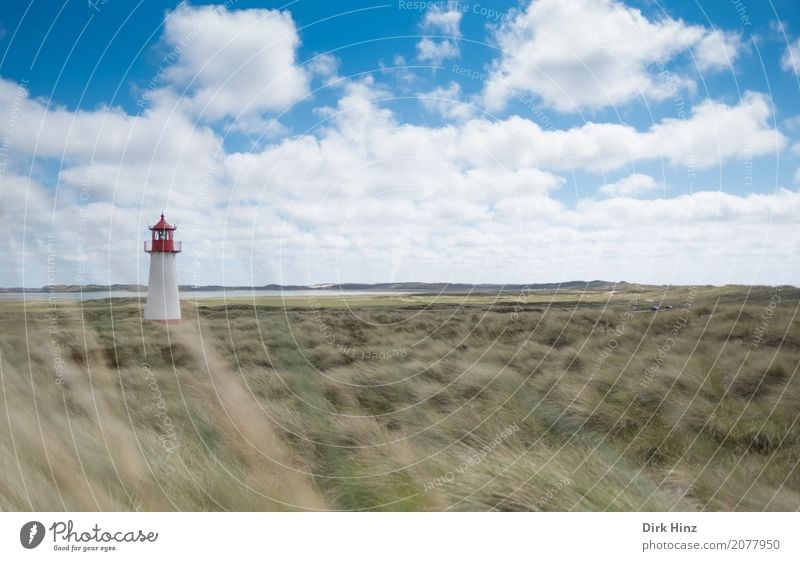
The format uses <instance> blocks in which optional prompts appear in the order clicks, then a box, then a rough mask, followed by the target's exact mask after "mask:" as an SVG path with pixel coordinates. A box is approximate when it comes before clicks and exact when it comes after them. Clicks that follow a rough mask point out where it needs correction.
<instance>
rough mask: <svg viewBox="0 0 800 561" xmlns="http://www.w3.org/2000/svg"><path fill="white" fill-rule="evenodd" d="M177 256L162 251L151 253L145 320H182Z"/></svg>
mask: <svg viewBox="0 0 800 561" xmlns="http://www.w3.org/2000/svg"><path fill="white" fill-rule="evenodd" d="M175 256H176V254H175V253H165V252H160V251H158V252H156V251H154V252H152V253H150V280H149V281H148V285H147V305H146V306H145V308H144V319H150V320H161V321H174V320H180V319H181V305H180V300H179V299H178V277H177V275H176V273H175Z"/></svg>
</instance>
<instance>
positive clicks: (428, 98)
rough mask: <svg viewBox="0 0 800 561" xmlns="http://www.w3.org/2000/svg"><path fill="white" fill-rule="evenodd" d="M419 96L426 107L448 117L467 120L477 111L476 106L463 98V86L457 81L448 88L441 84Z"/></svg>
mask: <svg viewBox="0 0 800 561" xmlns="http://www.w3.org/2000/svg"><path fill="white" fill-rule="evenodd" d="M419 98H420V101H421V102H422V106H423V107H425V109H427V110H428V111H431V112H432V113H438V114H439V115H442V116H443V117H445V118H446V119H452V120H455V121H465V120H467V119H469V118H471V117H472V116H473V115H474V113H475V109H474V107H473V106H472V105H471V104H470V103H469V102H465V101H464V100H462V99H461V86H459V85H458V83H457V82H450V84H449V85H448V86H447V87H446V88H443V87H441V86H440V87H437V88H435V89H433V90H432V91H430V92H427V93H424V94H420V96H419Z"/></svg>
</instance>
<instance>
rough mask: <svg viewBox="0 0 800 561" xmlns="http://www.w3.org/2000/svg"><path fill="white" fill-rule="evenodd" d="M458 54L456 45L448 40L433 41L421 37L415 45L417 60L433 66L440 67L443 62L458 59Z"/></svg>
mask: <svg viewBox="0 0 800 561" xmlns="http://www.w3.org/2000/svg"><path fill="white" fill-rule="evenodd" d="M460 54H461V52H460V50H459V48H458V45H456V44H455V42H453V41H451V40H449V39H441V40H439V41H435V40H433V39H431V38H429V37H423V38H422V40H421V41H420V42H419V43H417V58H418V59H419V60H421V61H424V62H430V63H431V64H432V65H433V66H441V65H442V62H444V61H445V60H447V59H449V58H458V56H459V55H460Z"/></svg>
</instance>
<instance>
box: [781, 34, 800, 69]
mask: <svg viewBox="0 0 800 561" xmlns="http://www.w3.org/2000/svg"><path fill="white" fill-rule="evenodd" d="M781 68H782V69H784V70H785V71H786V72H794V73H795V74H798V75H800V70H798V68H800V39H797V40H796V41H795V42H794V43H790V44H788V45H786V50H785V51H784V52H783V57H782V58H781Z"/></svg>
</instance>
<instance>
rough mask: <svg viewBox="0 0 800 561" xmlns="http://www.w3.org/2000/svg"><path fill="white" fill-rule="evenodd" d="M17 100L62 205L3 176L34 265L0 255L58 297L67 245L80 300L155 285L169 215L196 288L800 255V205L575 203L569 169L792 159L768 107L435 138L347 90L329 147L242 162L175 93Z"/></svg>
mask: <svg viewBox="0 0 800 561" xmlns="http://www.w3.org/2000/svg"><path fill="white" fill-rule="evenodd" d="M449 89H450V90H452V88H449ZM18 91H19V90H17V88H16V85H15V84H13V83H11V82H0V114H11V112H12V109H13V107H14V103H16V104H17V106H18V108H17V110H18V114H19V121H18V123H17V125H16V131H15V134H14V136H13V139H12V143H11V150H12V151H13V153H12V157H11V158H10V159H9V161H10V162H12V164H10V165H11V167H13V166H19V165H20V162H25V161H27V160H28V158H29V157H30V156H31V155H33V154H36V155H37V157H39V158H41V159H42V160H46V161H48V162H59V161H60V162H61V166H60V176H59V190H58V196H57V197H56V191H55V189H54V188H53V185H48V186H45V185H44V184H42V183H40V182H36V181H31V180H29V179H28V178H27V177H24V176H23V174H22V173H17V172H20V171H28V170H20V169H16V170H14V169H12V170H10V171H9V172H8V174H6V176H5V177H4V179H5V181H4V184H3V187H4V189H3V191H2V196H0V220H3V223H4V224H5V225H6V226H7V227H8V229H7V232H5V233H4V235H5V238H4V242H5V240H6V239H7V240H8V244H7V245H6V247H10V248H17V249H16V250H12V251H9V252H6V253H5V254H3V255H0V284H2V285H6V286H7V285H18V284H23V283H24V284H26V285H28V286H32V285H38V284H44V283H45V282H46V280H47V261H46V257H47V248H46V244H47V238H46V236H47V235H48V234H50V233H52V234H53V235H54V237H55V240H57V241H56V254H57V260H58V271H59V272H58V274H59V277H58V278H59V280H60V281H63V282H73V281H74V279H76V276H77V272H78V271H79V267H82V268H83V270H84V271H85V274H84V275H83V278H82V282H109V281H110V282H142V283H145V282H146V280H147V275H146V271H147V261H146V256H145V254H144V253H142V251H141V241H142V240H143V239H144V237H145V236H146V234H147V230H146V226H147V224H148V223H152V221H153V220H154V219H156V218H157V214H158V212H159V211H160V210H161V208H162V206H163V207H164V209H165V210H166V212H167V217H168V218H169V219H170V220H171V221H173V222H177V223H178V225H179V230H178V237H179V239H181V240H182V241H184V243H185V246H184V247H185V251H184V253H183V254H181V256H180V265H179V267H180V269H179V275H180V280H181V282H185V283H192V284H195V283H197V284H206V283H213V284H224V283H226V284H247V283H256V284H262V283H267V282H285V283H309V282H310V283H313V282H326V281H333V282H335V281H361V282H370V281H373V282H378V281H383V280H386V279H387V278H395V279H397V280H428V281H441V280H443V279H444V280H454V281H456V280H457V281H464V282H489V281H500V282H536V281H543V282H544V281H552V280H564V279H575V278H609V279H612V280H613V279H626V280H633V281H642V282H647V281H650V282H659V283H662V282H694V281H698V282H727V281H730V282H733V281H737V282H771V281H773V280H775V279H777V276H776V275H777V274H778V273H777V272H776V271H780V270H782V269H781V267H786V264H787V263H791V261H790V260H791V259H792V256H793V255H794V254H797V251H796V248H794V247H793V246H792V245H791V244H790V243H788V242H786V243H784V242H783V241H785V240H789V239H792V238H791V236H792V233H793V232H794V230H796V216H797V214H796V213H797V212H799V211H800V194H798V193H797V192H794V191H778V192H775V193H772V194H769V195H759V196H749V197H739V196H736V195H732V194H725V193H718V192H714V191H704V192H701V193H695V194H693V195H690V196H680V197H673V198H669V199H667V198H664V199H656V200H655V201H647V202H645V201H636V200H633V199H624V198H615V197H612V198H609V199H604V200H602V201H594V200H585V201H581V202H579V203H578V204H577V205H575V204H568V203H566V202H564V201H563V200H561V199H560V198H559V197H558V195H559V191H560V189H562V188H563V186H564V185H565V179H564V178H563V177H561V176H560V173H561V172H562V171H564V172H567V173H569V172H572V171H575V170H579V169H584V170H590V171H606V170H611V169H620V168H623V167H625V166H628V165H631V164H632V163H635V162H638V161H647V160H653V159H664V160H665V162H666V163H667V164H669V165H689V164H691V165H694V166H696V167H698V168H699V167H707V166H711V165H716V164H718V163H720V162H724V161H726V160H727V159H729V158H736V157H742V156H743V155H745V154H747V155H748V156H752V157H756V156H758V155H761V154H769V153H774V152H775V150H777V149H780V148H781V147H782V146H783V145H784V144H785V142H786V140H785V139H784V138H783V137H782V136H781V135H780V134H779V133H778V132H777V131H775V130H774V129H773V128H772V127H771V124H770V121H771V107H770V104H769V102H768V100H767V98H765V97H764V96H760V95H757V94H747V95H745V96H744V98H743V99H742V100H741V101H740V102H739V103H738V104H734V105H727V104H725V103H721V102H714V101H707V102H705V103H703V104H700V105H699V106H697V107H695V109H694V111H693V112H692V113H691V114H690V115H689V116H688V117H687V118H686V119H682V120H678V119H676V120H665V121H662V122H660V123H657V124H656V125H653V126H652V127H650V128H649V129H647V130H637V129H636V128H634V127H631V126H626V125H621V124H613V123H587V124H585V125H583V126H580V127H575V128H572V129H568V130H558V129H552V130H550V129H543V128H541V127H540V126H538V125H537V124H536V123H534V122H532V121H530V120H527V119H523V118H521V117H509V118H507V119H504V120H500V121H492V120H489V119H476V118H466V119H465V120H457V122H456V123H454V124H450V125H447V126H441V127H431V126H423V125H410V124H404V123H402V122H400V121H399V119H398V116H397V115H395V114H394V113H393V112H392V111H390V110H389V109H387V108H386V107H385V106H384V105H383V101H384V99H385V98H386V97H387V96H390V95H391V92H388V91H386V90H385V89H384V88H383V87H381V86H380V85H379V84H378V83H376V82H375V80H374V79H372V78H368V79H364V80H361V81H349V82H345V83H344V84H343V87H342V89H341V96H340V98H339V100H338V102H337V103H336V105H335V106H333V107H327V108H322V109H320V110H319V112H318V114H319V115H320V117H321V118H322V119H324V121H323V122H322V123H321V124H322V126H321V127H320V128H319V129H317V132H316V134H315V135H298V136H294V137H281V138H280V139H277V140H272V141H271V143H270V144H269V145H267V146H265V147H263V149H260V150H259V151H257V152H242V153H225V151H224V146H223V145H222V143H221V138H220V133H219V131H217V132H216V133H215V132H214V131H213V130H211V129H209V128H206V127H197V126H195V124H194V123H193V122H192V121H191V119H190V118H189V117H187V115H186V114H185V113H183V112H182V111H181V110H182V108H183V107H184V106H183V104H182V103H181V100H180V99H177V98H173V97H171V94H170V92H169V91H165V92H161V93H160V94H159V95H157V96H155V98H154V104H153V107H152V108H151V109H150V110H148V111H147V112H145V113H144V114H142V115H140V116H133V115H128V114H125V113H124V112H123V111H122V110H120V109H118V108H99V109H97V110H94V111H81V112H70V111H68V110H66V109H64V108H58V107H50V108H48V107H47V106H46V103H45V102H43V101H41V100H36V99H31V98H29V97H28V96H27V94H25V93H24V92H23V95H21V96H20V95H19V94H18ZM337 91H338V90H337ZM457 93H458V92H457V91H449V92H447V93H446V95H450V96H451V97H452V96H455V95H456V94H457ZM742 139H746V140H747V141H746V142H743V141H742ZM687 146H688V147H690V148H693V149H694V150H695V152H696V153H695V154H694V155H693V154H692V151H691V150H687ZM17 156H19V157H17ZM87 177H88V178H89V181H88V183H87V182H86V178H87ZM85 185H88V187H89V200H87V201H83V200H81V198H80V195H79V193H80V190H81V189H82V187H83V186H85ZM678 187H679V186H676V188H678ZM712 188H713V187H709V189H712ZM23 224H26V225H27V230H26V229H25V228H23ZM83 232H89V233H90V235H85V234H84V235H83V238H81V235H82V233H83ZM731 240H735V245H736V247H737V251H738V253H737V254H736V255H735V256H731V255H730V254H729V249H730V247H731V245H732V242H731ZM778 241H782V243H777V242H778ZM23 248H24V249H23ZM533 251H535V256H534V257H535V258H531V255H532V252H533ZM23 252H24V253H23ZM21 255H24V256H25V259H26V261H25V268H24V269H23V268H22V266H21V259H20V256H21ZM736 259H741V261H736ZM697 264H700V265H701V266H697ZM759 264H760V265H759ZM683 265H685V266H683ZM759 266H760V267H762V268H761V269H758V268H756V267H759ZM673 271H678V274H674V275H673ZM23 275H24V276H23Z"/></svg>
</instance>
